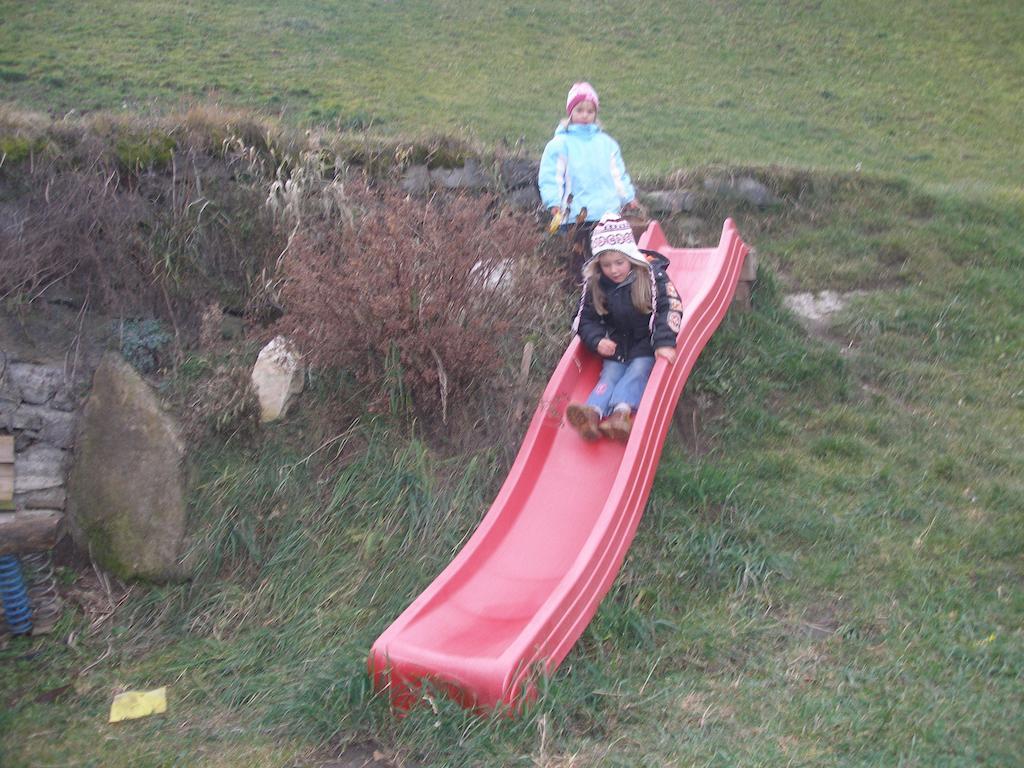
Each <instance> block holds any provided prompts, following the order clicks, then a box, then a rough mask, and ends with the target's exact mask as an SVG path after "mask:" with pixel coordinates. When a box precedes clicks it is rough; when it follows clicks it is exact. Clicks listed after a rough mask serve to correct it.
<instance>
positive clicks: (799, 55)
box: [0, 0, 1024, 190]
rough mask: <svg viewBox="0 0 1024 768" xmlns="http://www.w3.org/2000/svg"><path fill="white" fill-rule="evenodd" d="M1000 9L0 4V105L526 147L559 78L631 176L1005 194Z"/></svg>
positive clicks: (1007, 60) (1017, 27) (1017, 46)
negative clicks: (729, 175)
mask: <svg viewBox="0 0 1024 768" xmlns="http://www.w3.org/2000/svg"><path fill="white" fill-rule="evenodd" d="M1018 11H1019V8H1018V6H1017V3H1016V2H1015V0H1002V1H1001V2H999V1H997V2H983V3H975V2H967V1H966V0H964V1H958V2H951V3H944V4H943V5H942V7H940V8H937V7H936V6H935V5H934V4H933V3H928V2H924V0H914V1H913V2H907V3H888V2H878V1H877V0H861V1H860V2H855V3H846V2H836V1H833V0H828V1H827V2H821V3H814V4H801V3H776V2H748V3H714V4H712V3H704V2H658V3H644V4H637V5H636V6H629V5H627V6H623V5H621V4H619V3H608V2H586V3H582V4H579V5H576V6H573V7H572V8H567V7H565V6H561V5H557V4H551V3H512V4H509V3H504V2H491V1H488V2H482V3H472V4H466V3H461V2H451V1H450V0H448V1H446V2H431V3H427V2H422V1H421V0H416V1H413V2H400V3H390V2H367V1H365V0H364V1H361V2H346V3H341V2H319V3H300V2H294V0H286V1H285V2H279V3H260V2H255V3H246V4H239V3H229V2H224V1H223V0H213V1H212V2H207V3H202V4H197V3H186V4H167V3H158V2H152V1H151V0H134V1H133V2H124V3H114V4H111V3H95V2H85V3H73V4H72V3H67V2H54V1H52V0H51V1H49V2H39V3H32V4H31V5H25V4H22V3H13V2H0V17H2V18H3V19H4V21H3V24H2V25H0V52H2V53H0V99H5V100H9V101H14V102H17V103H19V104H21V105H23V106H27V107H32V108H37V109H46V110H51V111H53V112H55V113H57V114H63V113H64V112H66V111H69V110H78V111H82V110H93V109H97V108H104V109H122V108H126V109H129V110H150V109H157V110H162V109H166V108H168V107H169V106H176V105H178V104H179V103H180V102H181V101H182V100H184V101H193V100H210V99H212V100H217V101H220V102H222V103H225V104H233V105H240V106H245V107H252V108H256V109H260V110H265V111H268V112H274V113H281V114H283V115H284V116H285V118H286V119H287V120H293V121H297V122H300V123H302V122H320V123H329V124H335V125H339V126H342V127H352V128H362V127H366V126H368V125H372V126H374V128H378V129H380V130H382V131H385V132H389V133H399V134H401V133H404V134H421V133H423V132H428V133H429V132H444V133H450V132H466V133H469V134H471V135H473V136H476V137H478V138H479V139H481V140H482V141H483V142H485V143H487V144H492V143H494V142H497V141H499V140H507V141H509V142H512V143H514V142H516V141H517V140H519V139H520V137H522V138H523V139H524V140H525V145H526V147H527V149H529V150H530V151H531V152H532V153H534V154H537V153H539V151H540V149H541V148H542V147H543V144H544V142H545V141H546V140H547V139H548V138H549V137H550V135H551V132H552V130H553V128H554V124H555V122H556V121H557V119H558V118H559V116H560V114H561V111H562V105H563V104H564V98H565V93H566V91H567V90H568V86H569V84H570V83H571V82H572V81H573V80H574V79H580V78H586V79H589V80H591V81H592V82H593V83H594V84H595V85H596V86H597V88H598V91H599V93H600V94H601V96H602V104H603V106H604V112H603V119H604V121H605V123H606V125H607V127H608V129H609V130H610V131H611V133H612V134H613V135H614V136H616V137H617V138H618V139H619V140H620V142H621V143H622V146H623V148H624V152H625V157H626V159H627V162H628V164H629V165H630V167H631V169H632V170H633V172H634V173H635V174H637V175H641V176H643V175H649V174H664V173H667V172H669V171H672V170H674V169H677V168H686V167H692V166H693V165H696V164H700V163H726V164H730V165H735V164H747V163H756V164H763V163H778V164H782V165H787V166H798V167H807V166H812V167H821V168H828V169H833V170H842V171H852V170H853V169H854V168H860V169H862V170H863V171H865V172H868V173H877V172H887V173H889V172H894V173H897V174H900V175H905V176H910V177H914V178H916V179H919V180H922V181H930V182H936V183H940V184H945V185H951V186H953V187H958V188H967V189H982V190H987V189H992V188H996V189H998V188H1012V189H1019V185H1020V179H1021V177H1022V175H1024V166H1022V164H1021V162H1022V161H1021V157H1020V152H1019V151H1018V150H1019V146H1018V144H1019V142H1018V141H1017V138H1016V137H1017V135H1018V130H1017V122H1018V118H1019V115H1020V113H1021V111H1022V108H1024V102H1022V96H1021V93H1022V91H1021V87H1020V83H1021V77H1022V75H1024V42H1022V41H1024V15H1022V14H1020V13H1019V12H1018Z"/></svg>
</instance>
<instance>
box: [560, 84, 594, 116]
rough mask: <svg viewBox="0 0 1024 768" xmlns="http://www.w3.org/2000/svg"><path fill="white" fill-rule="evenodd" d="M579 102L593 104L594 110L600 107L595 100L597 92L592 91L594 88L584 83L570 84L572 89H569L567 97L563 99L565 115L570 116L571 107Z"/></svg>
mask: <svg viewBox="0 0 1024 768" xmlns="http://www.w3.org/2000/svg"><path fill="white" fill-rule="evenodd" d="M581 101H592V102H594V109H597V108H598V107H599V106H600V102H599V101H598V100H597V91H595V90H594V86H592V85H591V84H590V83H588V82H586V81H581V82H578V83H573V84H572V88H570V89H569V95H568V96H567V97H566V99H565V114H567V115H571V114H572V110H573V107H575V106H576V105H577V104H579V103H580V102H581Z"/></svg>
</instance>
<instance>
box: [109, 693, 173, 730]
mask: <svg viewBox="0 0 1024 768" xmlns="http://www.w3.org/2000/svg"><path fill="white" fill-rule="evenodd" d="M166 711H167V686H163V687H162V688H156V689H154V690H152V691H125V692H124V693H119V694H117V696H115V697H114V701H113V703H112V704H111V705H110V722H112V723H118V722H120V721H121V720H134V719H135V718H137V717H148V716H149V715H159V714H160V713H161V712H166Z"/></svg>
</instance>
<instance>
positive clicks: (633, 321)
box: [577, 252, 683, 363]
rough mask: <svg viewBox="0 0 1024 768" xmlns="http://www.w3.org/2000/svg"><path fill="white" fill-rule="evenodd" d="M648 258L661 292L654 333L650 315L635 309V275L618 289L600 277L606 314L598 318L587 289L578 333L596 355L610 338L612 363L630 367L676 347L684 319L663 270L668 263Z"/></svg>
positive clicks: (658, 256) (652, 257) (657, 257)
mask: <svg viewBox="0 0 1024 768" xmlns="http://www.w3.org/2000/svg"><path fill="white" fill-rule="evenodd" d="M652 253H653V252H652ZM648 258H649V259H650V260H651V261H652V263H651V267H652V269H653V270H654V281H655V285H656V286H657V289H658V300H657V303H656V307H655V313H656V316H655V318H654V332H653V333H652V332H651V328H650V320H651V314H650V313H649V312H647V313H642V312H638V311H637V310H636V308H635V307H634V306H633V299H632V296H631V295H630V290H631V287H632V285H633V281H634V280H635V279H637V273H636V271H634V272H632V273H631V274H630V276H629V277H628V278H627V279H626V280H625V281H624V282H622V283H619V284H618V285H616V284H615V283H613V282H612V281H611V280H609V279H608V278H607V277H605V276H604V275H601V276H600V278H598V279H599V280H600V281H601V288H602V289H604V293H605V309H606V310H607V313H606V314H604V315H600V314H598V312H597V309H596V308H595V307H594V299H593V296H592V295H591V293H590V291H589V290H586V289H584V290H585V291H586V295H585V296H584V298H583V306H582V308H581V310H580V319H579V328H578V330H577V332H578V333H579V336H580V339H581V340H582V341H583V343H584V344H586V346H587V347H588V348H589V349H590V350H591V351H592V352H595V353H596V352H597V344H598V342H599V341H601V339H603V338H609V339H611V340H612V341H614V342H615V355H614V356H613V357H612V358H611V359H613V360H618V361H619V362H623V363H628V362H629V361H631V360H635V359H636V358H638V357H653V356H654V350H655V349H658V348H659V347H674V346H675V345H676V336H677V334H678V333H679V329H680V327H681V325H682V318H683V306H682V303H681V302H680V300H679V292H678V291H677V290H676V287H675V286H674V285H672V281H671V280H669V278H668V275H666V274H665V271H664V267H665V266H667V265H668V260H667V259H665V257H664V256H661V255H660V254H656V255H654V256H650V255H649V256H648ZM641 279H643V278H641Z"/></svg>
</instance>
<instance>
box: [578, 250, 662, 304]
mask: <svg viewBox="0 0 1024 768" xmlns="http://www.w3.org/2000/svg"><path fill="white" fill-rule="evenodd" d="M623 255H625V254H623ZM629 267H630V271H631V272H632V273H633V284H632V285H631V286H630V287H629V297H630V299H632V301H633V307H634V309H636V311H637V312H640V313H641V314H644V315H646V314H648V313H650V312H652V311H653V309H654V299H653V290H652V287H651V282H652V281H651V275H652V274H653V270H652V269H651V267H650V266H641V265H640V264H637V263H636V262H635V261H633V260H632V259H630V260H629ZM645 273H646V274H645ZM583 278H584V285H583V291H584V293H585V292H586V291H590V295H591V296H592V297H593V301H594V309H595V310H597V314H599V315H607V314H608V307H607V305H606V304H605V294H604V288H602V287H601V260H600V258H598V257H595V258H593V259H591V260H590V262H589V263H588V264H587V266H586V267H585V268H584V270H583Z"/></svg>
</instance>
